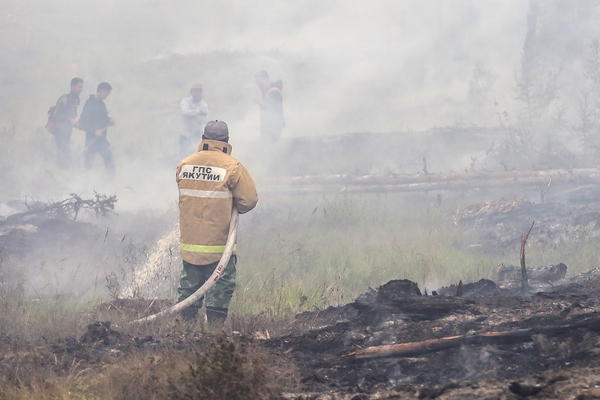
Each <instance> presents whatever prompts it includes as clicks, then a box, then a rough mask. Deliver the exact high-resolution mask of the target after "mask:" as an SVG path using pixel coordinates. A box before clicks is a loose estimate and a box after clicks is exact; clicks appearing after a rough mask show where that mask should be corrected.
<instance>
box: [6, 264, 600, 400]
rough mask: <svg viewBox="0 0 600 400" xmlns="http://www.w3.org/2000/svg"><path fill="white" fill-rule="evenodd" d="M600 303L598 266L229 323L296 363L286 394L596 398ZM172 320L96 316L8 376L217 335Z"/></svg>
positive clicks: (152, 307)
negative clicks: (543, 283) (140, 322)
mask: <svg viewBox="0 0 600 400" xmlns="http://www.w3.org/2000/svg"><path fill="white" fill-rule="evenodd" d="M455 289H458V288H457V287H451V288H444V289H441V290H440V291H439V292H440V293H453V292H454V291H455ZM170 305H172V302H170V301H163V302H156V301H154V302H152V301H134V300H115V301H113V302H110V303H106V304H103V305H101V306H99V307H98V308H97V309H96V310H94V312H92V315H90V316H89V317H90V318H93V317H94V316H95V315H96V314H95V313H97V315H98V316H100V315H102V316H104V317H107V316H110V315H114V316H117V315H123V313H126V314H127V316H128V318H129V317H131V318H134V317H137V316H141V315H148V314H152V313H154V312H157V311H159V310H161V309H164V308H166V307H169V306H170ZM599 310H600V270H593V271H590V272H589V273H588V274H585V275H582V276H577V277H574V278H571V279H563V281H562V284H557V285H556V286H555V287H554V289H553V290H552V291H548V292H538V293H535V294H530V293H527V294H522V293H521V292H520V291H519V290H515V289H505V288H503V287H502V284H501V285H497V284H496V283H495V282H493V281H489V280H482V281H480V282H475V283H473V284H465V285H463V286H462V297H457V296H456V295H443V296H442V295H438V296H432V295H429V296H425V295H423V294H422V293H421V292H420V290H419V288H418V286H417V285H416V284H415V283H413V282H410V281H407V280H395V281H390V282H388V283H386V284H385V285H382V286H381V287H379V288H377V289H370V290H369V291H368V292H366V293H365V294H363V295H361V296H359V297H358V298H357V299H356V300H355V301H354V302H353V303H351V304H347V305H344V306H340V307H332V308H329V309H326V310H322V311H319V312H310V313H303V314H300V315H297V316H296V317H295V318H294V320H293V321H290V322H289V323H288V324H286V328H285V329H283V330H280V332H281V333H280V334H277V335H271V337H270V338H266V337H265V332H266V331H265V330H264V328H268V326H263V327H261V329H260V330H259V332H258V333H257V334H254V335H253V334H251V333H249V332H244V333H243V334H242V333H239V332H237V331H234V330H232V324H231V322H230V323H228V324H227V325H226V328H225V331H226V333H227V334H228V336H229V337H230V339H232V340H233V341H235V342H237V343H244V345H252V346H256V347H259V348H261V349H262V350H263V351H265V352H266V353H267V354H270V355H271V356H272V357H273V359H276V360H278V361H277V363H276V364H277V368H286V367H285V366H286V365H287V366H289V368H293V369H294V370H295V371H296V374H297V375H298V379H299V381H300V385H299V387H295V388H293V389H291V390H288V391H287V392H286V394H285V395H284V398H287V399H355V400H357V399H375V398H377V399H403V398H419V399H438V398H439V399H465V398H478V399H479V398H481V399H518V398H524V397H531V398H544V399H594V398H600V389H599V387H600V313H599ZM174 326H175V327H174V328H173V325H171V328H170V329H167V330H164V331H159V332H158V333H157V334H156V335H155V336H143V335H140V336H136V335H133V334H127V333H124V331H128V332H131V330H127V329H124V328H123V326H122V325H121V326H114V325H112V324H111V323H110V322H100V321H99V322H95V323H92V324H89V325H88V326H87V329H86V331H85V332H84V334H82V335H80V336H79V337H71V338H66V339H61V340H59V341H57V342H54V343H47V344H46V345H41V346H35V347H32V348H30V349H29V351H28V352H25V353H22V354H19V355H17V354H14V352H13V353H12V355H11V353H10V352H8V353H4V354H5V355H4V357H3V361H4V362H3V363H0V370H1V371H0V372H2V373H3V374H10V373H11V371H10V370H8V369H7V368H6V366H8V365H11V361H14V360H11V359H10V358H11V357H33V358H35V359H36V360H37V361H36V362H37V363H40V364H41V365H43V366H45V367H47V368H51V369H52V370H53V371H54V372H55V373H57V374H58V375H61V374H64V375H67V374H68V373H69V371H71V370H72V369H73V366H74V365H77V367H78V368H81V369H94V368H97V369H101V368H102V365H106V364H111V363H116V362H119V360H122V359H123V358H126V357H128V355H130V354H132V352H135V353H136V354H140V353H143V354H154V353H155V352H159V351H164V350H165V349H172V350H173V351H183V352H186V351H196V350H203V349H206V348H207V347H208V346H209V344H210V343H212V342H214V340H215V337H216V336H217V334H218V332H215V331H212V332H211V331H205V330H204V329H203V328H202V326H201V324H199V325H194V326H188V325H185V324H183V323H180V322H178V321H177V320H176V321H175V325H174ZM490 332H499V333H500V334H492V335H489V334H487V335H486V333H490ZM266 336H268V334H267V335H266ZM435 339H442V340H441V341H438V342H435V341H434V340H435ZM440 342H442V343H443V344H442V345H440ZM1 343H2V344H1V345H0V347H4V348H5V349H14V348H15V346H14V343H12V344H11V343H8V342H6V341H3V342H1ZM407 343H409V345H406V344H407ZM398 344H400V345H402V344H404V347H403V348H402V349H401V350H399V351H397V350H396V348H392V350H390V347H379V346H389V345H398ZM407 349H408V350H407ZM281 360H284V361H283V362H282V361H281ZM274 364H275V363H274ZM274 364H273V365H274ZM282 366H283V367H282Z"/></svg>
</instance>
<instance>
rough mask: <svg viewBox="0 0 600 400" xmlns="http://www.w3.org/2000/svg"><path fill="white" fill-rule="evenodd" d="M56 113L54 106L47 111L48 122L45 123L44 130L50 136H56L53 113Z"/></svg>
mask: <svg viewBox="0 0 600 400" xmlns="http://www.w3.org/2000/svg"><path fill="white" fill-rule="evenodd" d="M55 111H56V106H52V107H50V109H49V110H48V122H46V129H47V130H48V132H50V133H51V134H53V135H54V134H56V117H55V116H54V112H55Z"/></svg>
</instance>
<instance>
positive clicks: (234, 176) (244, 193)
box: [176, 140, 258, 265]
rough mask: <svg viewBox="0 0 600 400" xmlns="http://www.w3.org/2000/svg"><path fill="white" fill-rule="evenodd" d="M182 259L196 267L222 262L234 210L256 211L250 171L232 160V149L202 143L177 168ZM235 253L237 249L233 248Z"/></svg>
mask: <svg viewBox="0 0 600 400" xmlns="http://www.w3.org/2000/svg"><path fill="white" fill-rule="evenodd" d="M176 179H177V186H178V188H179V229H180V233H181V236H180V250H181V257H182V258H183V259H184V260H185V261H187V262H189V263H190V264H195V265H206V264H211V263H213V262H216V261H219V259H220V258H221V255H222V254H223V251H224V250H225V243H226V242H227V236H228V234H229V221H230V218H231V207H232V206H233V205H234V204H235V206H236V207H237V208H238V211H239V213H240V214H244V213H246V212H248V211H250V210H252V209H253V208H254V206H256V203H257V202H258V194H257V193H256V187H255V185H254V181H253V180H252V177H251V176H250V174H249V173H248V170H247V169H246V168H245V167H244V166H243V165H242V164H240V162H239V161H237V160H236V159H235V158H233V157H232V156H231V145H229V144H228V143H225V142H221V141H218V140H203V141H202V142H201V143H200V146H199V147H198V152H197V153H194V154H192V155H191V156H189V157H187V158H185V159H184V160H183V161H181V163H180V164H179V166H178V167H177V174H176ZM234 251H235V248H234Z"/></svg>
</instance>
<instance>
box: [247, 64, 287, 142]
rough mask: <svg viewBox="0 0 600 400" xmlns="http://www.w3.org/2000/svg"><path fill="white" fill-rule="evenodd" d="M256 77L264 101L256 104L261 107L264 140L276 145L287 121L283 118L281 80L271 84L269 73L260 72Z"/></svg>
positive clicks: (258, 101)
mask: <svg viewBox="0 0 600 400" xmlns="http://www.w3.org/2000/svg"><path fill="white" fill-rule="evenodd" d="M254 77H255V78H256V85H257V86H258V87H259V88H260V90H261V92H262V99H261V100H257V101H256V102H257V103H258V105H259V106H260V125H261V135H262V139H264V140H267V141H268V142H269V143H275V142H277V141H279V139H281V134H282V132H283V128H284V127H285V120H284V118H283V96H282V95H281V90H282V89H283V84H282V83H281V80H278V81H275V82H271V81H270V80H269V74H268V73H267V71H258V72H257V73H256V74H255V75H254Z"/></svg>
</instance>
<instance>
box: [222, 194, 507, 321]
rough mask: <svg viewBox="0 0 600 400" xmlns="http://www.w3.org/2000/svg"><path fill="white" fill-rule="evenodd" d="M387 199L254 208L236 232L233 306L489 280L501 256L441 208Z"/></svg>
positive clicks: (280, 309)
mask: <svg viewBox="0 0 600 400" xmlns="http://www.w3.org/2000/svg"><path fill="white" fill-rule="evenodd" d="M390 197H392V198H393V196H390ZM386 203H390V199H389V198H388V199H380V198H378V197H377V196H368V195H365V196H359V197H338V198H332V199H326V200H324V204H322V205H320V206H318V207H317V208H316V211H314V212H311V211H308V212H307V213H306V215H302V212H300V211H298V212H293V213H290V212H288V213H284V212H280V213H277V212H273V211H272V210H264V209H259V210H256V211H255V212H256V215H255V216H254V217H253V221H252V222H251V224H250V226H249V228H248V229H249V230H250V231H249V232H248V231H243V232H242V233H241V235H240V243H239V254H240V262H239V268H238V275H239V281H238V290H237V292H236V296H235V301H234V304H233V308H234V309H235V310H236V311H237V312H239V313H267V314H269V315H284V314H288V313H293V312H298V311H303V310H309V309H314V308H321V307H325V306H328V305H337V304H340V303H347V302H351V301H352V300H353V299H354V298H355V297H356V296H358V295H359V294H361V293H364V292H365V291H367V290H368V288H369V287H377V286H379V285H381V284H383V283H385V282H387V281H389V280H391V279H410V280H412V281H415V282H418V283H419V285H420V287H421V289H422V290H423V289H425V288H426V289H428V290H429V291H431V290H432V289H436V288H437V287H439V286H440V285H447V284H450V283H453V282H458V280H460V279H462V280H463V281H473V280H477V279H480V278H482V277H490V274H491V271H492V269H493V268H494V267H495V266H496V265H497V263H498V261H499V260H500V258H499V257H495V256H492V257H491V256H490V255H489V254H483V253H481V252H479V251H473V250H472V249H470V248H469V247H468V243H466V242H465V241H464V240H463V238H462V235H461V232H460V231H458V230H449V229H448V227H447V224H446V223H445V221H446V217H447V216H448V215H446V214H447V213H446V212H444V211H443V210H439V209H435V208H434V209H433V211H432V210H431V209H428V208H427V207H419V206H417V207H411V208H410V209H406V210H402V211H397V210H396V209H395V208H394V207H393V203H392V204H391V206H392V207H390V205H389V204H386ZM517 256H518V254H517Z"/></svg>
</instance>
